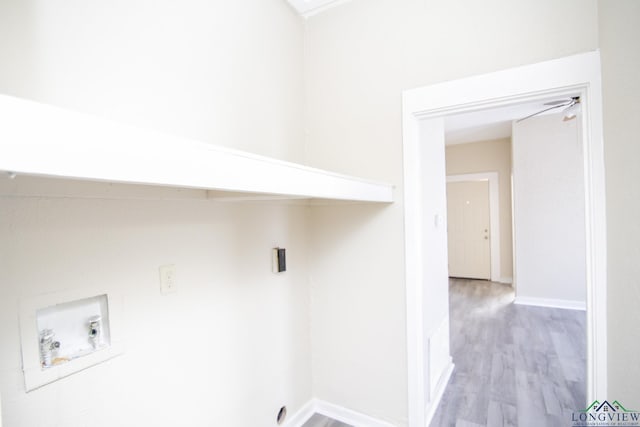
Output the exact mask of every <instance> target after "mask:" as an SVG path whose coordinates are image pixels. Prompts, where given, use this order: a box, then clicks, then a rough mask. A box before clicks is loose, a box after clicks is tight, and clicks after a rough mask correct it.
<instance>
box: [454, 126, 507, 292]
mask: <svg viewBox="0 0 640 427" xmlns="http://www.w3.org/2000/svg"><path fill="white" fill-rule="evenodd" d="M446 162H447V175H461V174H469V173H479V172H498V189H499V190H498V191H499V193H500V196H499V205H500V270H501V271H500V277H501V278H503V279H505V280H509V279H512V278H513V256H512V254H513V248H512V236H511V139H510V138H504V139H496V140H492V141H479V142H473V143H468V144H457V145H448V146H447V147H446Z"/></svg>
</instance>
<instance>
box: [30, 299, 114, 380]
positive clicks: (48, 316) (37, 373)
mask: <svg viewBox="0 0 640 427" xmlns="http://www.w3.org/2000/svg"><path fill="white" fill-rule="evenodd" d="M19 310H20V339H21V345H22V369H23V372H24V382H25V388H26V391H27V392H29V391H31V390H34V389H36V388H38V387H41V386H43V385H45V384H48V383H51V382H54V381H57V380H58V379H60V378H64V377H66V376H69V375H71V374H74V373H76V372H79V371H82V370H84V369H87V368H89V367H91V366H94V365H96V364H98V363H101V362H104V361H106V360H109V359H111V358H113V357H115V356H117V355H119V354H121V353H122V351H123V341H122V336H121V330H122V329H121V319H122V298H121V297H119V296H116V295H115V294H113V293H109V292H107V291H106V290H104V289H78V290H69V291H62V292H54V293H48V294H42V295H36V296H32V297H27V298H23V299H21V300H20V309H19ZM92 315H100V316H101V317H102V320H101V321H102V334H103V335H102V341H101V344H100V345H99V346H96V347H95V348H93V347H92V346H91V344H90V342H89V341H88V340H85V339H83V336H86V337H88V334H89V331H88V324H87V323H86V321H87V319H88V318H89V317H90V316H92ZM44 328H53V330H54V332H55V333H56V334H57V338H54V339H60V341H61V348H60V349H59V350H58V351H57V352H56V357H58V359H59V360H58V361H57V362H56V364H52V365H50V366H48V367H44V366H43V363H42V358H41V352H40V330H42V329H44ZM56 329H57V331H56ZM65 341H66V343H65Z"/></svg>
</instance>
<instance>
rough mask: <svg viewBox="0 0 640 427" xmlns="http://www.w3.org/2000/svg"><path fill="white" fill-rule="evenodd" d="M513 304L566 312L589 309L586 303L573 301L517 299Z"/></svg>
mask: <svg viewBox="0 0 640 427" xmlns="http://www.w3.org/2000/svg"><path fill="white" fill-rule="evenodd" d="M513 303H514V304H518V305H533V306H536V307H549V308H563V309H565V310H586V309H587V304H586V303H585V302H584V301H571V300H563V299H551V298H536V297H516V299H515V300H514V301H513Z"/></svg>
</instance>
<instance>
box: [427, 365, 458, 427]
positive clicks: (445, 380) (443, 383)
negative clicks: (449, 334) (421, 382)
mask: <svg viewBox="0 0 640 427" xmlns="http://www.w3.org/2000/svg"><path fill="white" fill-rule="evenodd" d="M455 367H456V366H455V365H454V364H453V361H452V360H451V359H450V362H449V365H448V366H447V369H446V370H445V371H444V373H443V374H442V377H441V378H440V381H439V382H438V385H437V386H436V388H435V390H434V392H433V399H431V401H430V402H429V405H428V406H427V410H426V416H425V424H424V425H425V426H428V425H430V424H431V421H432V420H433V416H434V415H435V414H436V411H437V410H438V406H439V405H440V401H441V400H442V396H444V391H445V390H446V389H447V384H449V380H450V379H451V375H453V371H454V369H455Z"/></svg>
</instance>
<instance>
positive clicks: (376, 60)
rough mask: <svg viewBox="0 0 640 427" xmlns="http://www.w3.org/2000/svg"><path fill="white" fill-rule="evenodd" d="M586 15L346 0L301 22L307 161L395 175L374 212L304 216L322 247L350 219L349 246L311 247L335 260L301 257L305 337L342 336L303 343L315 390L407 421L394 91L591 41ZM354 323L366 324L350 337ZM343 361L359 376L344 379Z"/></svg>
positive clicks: (594, 35) (593, 23) (514, 6)
mask: <svg viewBox="0 0 640 427" xmlns="http://www.w3.org/2000/svg"><path fill="white" fill-rule="evenodd" d="M568 16H570V17H571V19H567V17H568ZM597 25H598V21H597V3H596V1H595V0H588V1H584V0H570V1H563V2H557V1H553V0H543V1H540V0H526V1H518V2H512V1H508V0H491V1H489V2H476V1H472V0H463V1H456V2H451V1H446V0H438V1H428V2H426V1H424V0H373V1H371V0H354V1H351V2H347V3H345V4H343V5H341V6H340V7H337V8H333V9H330V10H328V11H326V12H324V13H322V14H319V15H316V16H314V17H312V18H310V19H309V20H308V21H307V25H306V55H305V70H306V71H305V73H306V78H305V88H306V98H305V102H306V104H305V117H306V119H305V127H306V130H307V137H306V142H307V145H306V149H307V156H308V157H307V159H308V161H309V162H310V163H311V164H312V165H313V166H319V167H324V168H329V169H333V170H337V171H341V172H347V173H352V174H357V175H361V176H365V177H369V178H375V179H381V180H386V181H389V182H392V183H394V184H396V185H397V189H396V197H397V201H396V203H395V204H394V205H393V206H391V207H389V208H388V209H385V211H384V212H383V213H381V214H380V215H378V216H377V217H376V220H375V221H372V220H368V221H357V220H356V219H355V218H357V217H356V214H357V210H358V209H360V208H357V207H353V208H352V207H341V208H340V209H341V212H337V211H333V215H332V218H331V220H328V219H327V218H326V217H320V215H319V214H318V215H316V216H312V219H311V226H312V228H314V229H315V230H314V236H320V237H321V241H322V244H323V247H325V248H337V247H338V246H339V245H340V243H339V242H340V241H341V239H343V237H344V236H343V231H344V230H345V229H346V228H347V226H348V225H349V224H353V223H358V232H357V233H352V234H351V240H350V242H349V250H348V251H346V250H342V249H340V250H336V251H335V252H333V253H332V252H330V251H328V250H324V251H323V252H322V254H323V265H326V266H331V265H340V266H345V267H344V268H334V269H330V270H322V271H317V270H316V269H315V267H312V268H313V269H314V278H315V281H314V284H313V287H312V301H313V303H312V319H313V324H312V340H314V341H315V342H316V343H317V342H318V337H329V336H330V337H332V339H333V340H335V341H336V342H339V343H341V344H342V346H341V347H340V348H339V351H338V350H336V351H333V352H328V350H325V352H322V353H320V352H317V351H315V347H314V357H313V384H314V394H315V395H316V397H318V398H321V399H325V400H328V401H330V402H333V403H336V404H339V405H343V406H346V407H349V408H352V409H355V410H358V411H361V412H364V413H367V414H369V415H373V416H377V417H379V418H384V419H386V420H389V421H392V422H393V423H394V424H395V425H398V426H403V425H406V424H407V373H406V372H407V358H406V339H405V334H406V326H405V324H406V310H405V286H404V281H403V271H404V256H403V252H404V243H403V238H402V230H403V227H404V226H403V221H404V217H403V201H402V191H403V188H402V179H403V178H402V177H403V173H402V129H401V125H402V122H401V105H402V104H401V96H402V91H403V90H405V89H411V88H415V87H419V86H423V85H427V84H431V83H435V82H439V81H444V80H452V79H456V78H460V77H465V76H470V75H474V74H479V73H484V72H490V71H495V70H499V69H504V68H508V67H512V66H516V65H520V64H529V63H535V62H539V61H544V60H548V59H552V58H558V57H562V56H566V55H570V54H573V53H578V52H585V51H591V50H594V49H596V48H597V47H598V31H597ZM541 29H543V31H541ZM372 248H376V250H375V251H373V250H372ZM364 254H366V256H367V257H368V259H367V260H366V261H364V260H362V259H361V258H362V257H363V256H364ZM314 259H315V258H314ZM372 270H373V271H375V273H376V274H372ZM359 289H367V292H366V293H361V292H358V290H359ZM369 290H371V292H372V293H373V295H368V293H369ZM338 300H339V301H340V302H339V303H336V302H335V301H338ZM336 304H339V305H340V306H341V307H344V309H343V310H336V309H335V308H336ZM349 306H351V307H355V308H354V309H347V307H349ZM354 311H355V314H354ZM364 325H367V327H368V331H367V334H366V335H363V336H358V337H357V338H356V337H354V335H353V331H354V328H356V326H360V327H362V328H364ZM388 331H393V340H392V341H391V342H387V341H385V339H386V338H387V337H388V336H389V332H388ZM327 352H328V353H327ZM345 372H357V378H361V379H363V381H345V375H344V373H345ZM349 378H350V379H351V378H353V377H349Z"/></svg>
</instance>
